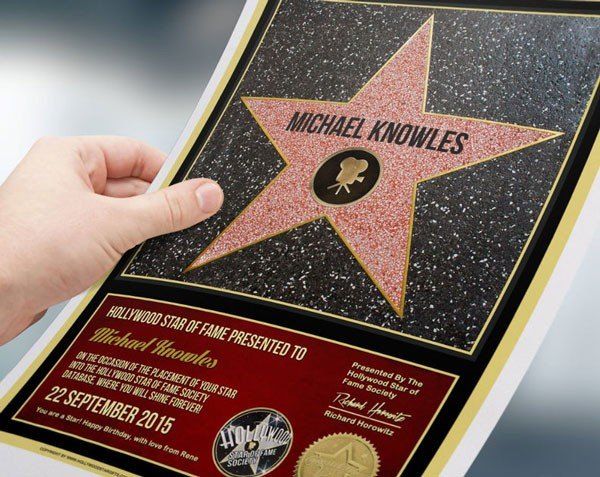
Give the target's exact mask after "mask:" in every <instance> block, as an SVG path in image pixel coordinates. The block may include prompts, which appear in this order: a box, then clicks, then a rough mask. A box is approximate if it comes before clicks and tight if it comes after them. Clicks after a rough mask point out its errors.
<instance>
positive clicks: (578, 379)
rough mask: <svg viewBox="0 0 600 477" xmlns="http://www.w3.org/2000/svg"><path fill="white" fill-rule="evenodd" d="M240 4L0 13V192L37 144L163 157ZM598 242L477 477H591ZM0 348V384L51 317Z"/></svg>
mask: <svg viewBox="0 0 600 477" xmlns="http://www.w3.org/2000/svg"><path fill="white" fill-rule="evenodd" d="M242 4H243V1H242V0H210V1H209V0H194V1H191V0H168V1H167V0H165V1H151V0H118V1H117V0H102V1H100V0H96V1H93V0H87V1H83V2H82V1H75V0H71V1H67V0H60V1H59V0H54V1H52V2H50V1H41V0H40V1H36V2H32V1H7V0H2V1H1V2H0V45H1V50H0V131H1V133H0V151H2V154H1V155H0V183H1V182H2V181H3V180H4V178H5V177H6V176H7V175H8V173H9V172H10V171H11V170H12V168H13V167H14V166H15V164H16V163H17V162H18V161H19V159H20V158H21V157H22V156H23V155H24V154H25V153H26V152H27V150H28V148H29V147H30V145H31V144H32V142H33V141H35V139H36V138H38V137H40V136H42V135H49V134H50V135H76V134H120V135H128V136H135V137H137V138H140V139H143V140H145V141H147V142H149V143H151V144H153V145H155V146H158V147H160V148H162V149H163V150H165V151H168V150H169V149H170V147H171V146H172V145H173V144H174V142H175V140H176V139H177V137H178V135H179V133H180V131H181V129H182V128H183V127H184V125H185V123H186V121H187V119H188V116H189V115H190V114H191V112H192V111H193V109H194V106H195V104H196V102H197V100H198V99H199V97H200V94H201V93H202V90H203V88H204V86H205V84H206V82H207V81H208V78H209V76H210V74H211V72H212V70H213V68H214V66H215V65H216V63H217V61H218V58H219V56H220V54H221V51H222V49H223V48H224V46H225V43H226V41H227V39H228V37H229V34H230V33H231V31H232V29H233V27H234V25H235V22H236V20H237V16H238V15H239V12H240V11H241V7H242ZM599 269H600V231H597V232H596V237H595V240H594V242H593V246H592V248H591V249H590V250H589V251H588V253H587V257H586V260H585V261H584V264H583V265H582V267H581V269H580V271H579V273H578V275H577V278H576V280H575V282H574V283H573V286H572V288H571V290H570V291H569V293H568V296H567V298H566V300H565V302H564V304H563V306H562V308H561V310H560V312H559V314H558V316H557V319H556V322H555V324H554V326H553V327H552V329H551V331H550V333H549V335H548V337H547V338H546V341H545V342H544V344H543V346H542V348H541V350H540V352H539V354H538V355H537V357H536V360H535V362H534V363H533V365H532V367H531V369H530V371H529V372H528V374H527V376H526V378H525V380H524V381H523V383H522V385H521V387H520V388H519V390H518V391H517V394H516V395H515V398H514V399H513V401H512V402H511V404H510V406H509V408H508V410H507V412H506V414H505V415H504V416H503V418H502V419H501V421H500V424H499V425H498V427H497V428H496V430H495V431H494V433H493V435H492V437H491V438H490V440H489V441H488V443H487V444H486V446H485V447H484V450H483V452H482V453H481V455H480V456H479V458H478V459H477V461H476V463H475V465H474V466H473V468H472V469H471V472H470V475H473V476H476V475H477V476H479V475H481V476H496V475H498V476H500V475H502V476H504V475H506V473H507V472H508V473H509V474H510V475H512V476H531V475H536V476H537V475H544V476H563V475H598V468H599V467H600V456H599V450H600V379H599V378H600V372H599V365H598V363H600V346H598V345H597V340H598V336H600V319H599V318H600V316H599V313H598V298H597V296H598V292H597V288H598V286H597V284H598V283H599V282H600V273H599V272H598V270H599ZM60 307H61V306H57V307H54V308H53V309H51V310H50V312H49V313H48V314H47V315H46V317H45V318H44V319H43V320H42V321H41V322H39V323H38V324H37V325H35V326H34V327H32V328H31V329H30V330H28V331H27V332H25V333H24V334H23V335H21V336H20V337H19V338H18V339H17V340H15V341H13V342H12V343H10V344H8V345H6V346H3V347H0V378H1V377H3V376H4V375H5V374H6V373H7V372H8V371H9V370H10V369H12V367H13V366H14V365H15V364H16V363H17V362H18V360H19V359H20V357H21V356H22V355H23V354H24V353H25V352H26V351H27V350H28V349H29V348H30V347H31V346H32V344H33V343H34V342H35V340H36V339H37V337H38V336H39V335H40V334H41V333H42V332H43V331H44V330H45V328H46V327H47V326H48V324H49V323H50V321H51V320H52V319H53V318H54V317H55V316H56V314H57V313H58V311H59V310H60Z"/></svg>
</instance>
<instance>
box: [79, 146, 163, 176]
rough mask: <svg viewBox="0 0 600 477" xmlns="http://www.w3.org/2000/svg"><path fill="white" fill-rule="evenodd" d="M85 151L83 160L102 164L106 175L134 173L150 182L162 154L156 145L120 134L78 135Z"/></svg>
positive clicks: (157, 168) (160, 163) (161, 160)
mask: <svg viewBox="0 0 600 477" xmlns="http://www.w3.org/2000/svg"><path fill="white" fill-rule="evenodd" d="M78 139H79V140H80V141H81V142H82V144H83V146H84V150H85V153H84V154H82V156H83V160H84V161H90V162H92V164H93V165H94V166H100V167H102V166H104V169H105V170H106V177H108V178H110V179H122V178H125V177H137V178H139V179H142V180H144V181H146V182H152V180H153V179H154V177H155V176H156V174H157V173H158V171H159V170H160V168H161V167H162V165H163V163H164V162H165V159H166V155H165V154H164V153H163V152H162V151H160V150H159V149H157V148H155V147H152V146H150V145H148V144H146V143H144V142H141V141H138V140H136V139H132V138H128V137H121V136H82V137H79V138H78Z"/></svg>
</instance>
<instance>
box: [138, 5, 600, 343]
mask: <svg viewBox="0 0 600 477" xmlns="http://www.w3.org/2000/svg"><path fill="white" fill-rule="evenodd" d="M432 13H435V26H434V35H433V50H432V59H431V71H430V81H429V96H428V101H427V110H428V111H432V112H439V113H446V114H455V115H459V116H470V117H477V118H482V119H488V120H494V121H503V122H511V123H517V124H521V125H527V126H534V127H539V128H545V129H551V130H556V131H562V132H564V133H565V135H564V136H562V137H560V138H558V139H555V140H552V141H548V142H546V143H543V144H541V145H539V146H534V147H531V148H528V149H525V150H523V151H520V152H517V153H514V154H510V155H508V156H504V157H501V158H497V159H494V160H492V161H489V162H487V163H485V164H481V165H477V166H473V167H470V168H467V169H464V170H462V171H459V172H456V173H453V174H450V175H447V176H444V177H440V178H437V179H434V180H431V181H428V182H427V183H424V184H421V185H420V186H419V189H418V194H417V204H416V213H415V224H414V230H413V238H412V250H411V255H410V268H409V275H408V289H407V295H406V306H405V315H404V316H403V317H399V316H398V315H397V314H396V313H394V311H393V310H392V309H391V307H390V306H389V304H388V303H387V302H386V300H385V299H384V298H383V297H382V296H381V294H380V293H379V291H378V290H377V288H376V287H375V286H374V285H373V283H372V282H371V280H370V279H369V278H368V277H367V275H366V274H365V273H364V271H363V270H362V268H361V267H360V265H359V264H358V263H357V262H356V261H355V259H354V258H353V256H352V255H351V254H350V252H348V250H347V249H346V248H345V247H344V245H343V244H342V243H341V241H340V240H339V238H338V237H337V235H336V234H335V232H334V231H333V230H332V229H331V227H330V226H329V225H328V223H327V222H325V221H322V220H321V221H316V222H314V223H311V224H307V225H305V226H303V227H300V228H298V229H295V230H293V231H291V232H289V233H285V234H282V235H280V236H278V237H275V238H272V239H270V240H267V241H264V242H262V243H259V244H257V245H255V246H252V247H249V248H247V249H244V250H241V251H239V252H236V253H234V254H232V255H230V256H228V257H225V258H223V259H221V260H218V261H216V262H213V263H210V264H208V265H206V266H204V267H202V268H199V269H196V270H194V271H192V272H190V273H188V274H185V275H184V274H182V270H183V269H184V268H185V267H186V266H187V265H188V264H189V263H190V262H191V261H192V260H193V259H194V258H196V256H197V255H198V254H199V253H200V251H201V250H202V249H203V248H204V247H206V246H207V245H208V244H209V243H210V242H211V241H212V240H213V239H214V238H215V237H216V235H218V233H219V231H221V230H222V229H223V228H224V227H225V226H226V225H227V224H228V223H229V222H231V221H232V220H233V219H234V218H235V217H236V215H238V214H239V213H240V212H241V211H242V210H243V208H244V207H245V206H246V205H247V203H248V202H249V201H250V200H252V198H253V197H255V196H256V195H257V194H258V193H259V192H260V191H261V190H262V189H263V188H264V187H265V186H266V185H267V184H268V183H269V182H270V181H271V180H272V179H273V178H274V177H275V175H276V174H277V172H278V171H279V170H280V169H281V168H282V167H283V161H282V160H281V159H280V158H279V156H278V154H277V152H276V151H275V149H274V148H273V146H272V145H271V144H270V143H269V141H268V140H267V138H266V137H265V135H264V134H263V133H262V131H261V130H260V128H259V127H258V125H257V124H256V122H255V121H254V120H253V118H252V117H251V116H250V114H249V112H248V111H247V110H246V108H245V107H244V106H243V104H242V103H241V101H240V99H239V98H240V96H267V97H269V96H272V97H289V98H296V97H299V98H314V99H320V100H332V101H345V100H348V99H349V98H350V97H352V95H353V94H354V93H355V92H356V91H357V90H358V89H359V88H360V87H361V86H362V85H363V84H364V83H365V82H366V81H367V80H368V79H369V78H370V77H371V76H372V75H373V74H374V73H375V72H376V71H377V70H378V69H379V68H380V67H381V65H382V64H383V63H384V62H385V61H386V60H387V59H388V58H389V57H390V56H391V55H392V54H393V53H395V52H396V51H397V50H398V49H399V48H400V47H401V46H402V44H403V43H404V42H405V41H406V40H407V39H408V38H409V37H410V36H411V35H412V34H413V33H414V32H415V31H416V30H417V29H418V28H419V27H420V26H421V25H422V24H423V23H424V22H425V21H426V20H427V18H429V16H430V15H431V14H432ZM599 38H600V21H598V19H590V18H583V17H558V16H549V15H522V14H513V13H487V12H477V11H459V10H456V11H453V10H435V9H431V8H408V7H394V6H389V7H388V6H375V5H361V4H356V5H351V4H345V3H339V4H336V3H325V2H320V1H317V0H284V1H283V3H282V6H281V7H280V10H279V12H278V13H277V15H276V17H275V21H274V22H273V24H272V26H271V28H270V29H269V31H268V33H267V35H266V37H265V40H264V42H263V44H262V46H261V48H260V50H259V51H258V53H257V55H256V57H255V59H254V61H253V63H252V65H251V66H250V68H249V70H248V73H247V74H246V76H245V78H244V80H243V81H242V83H241V86H240V88H239V89H238V91H237V93H236V94H235V97H234V99H233V101H232V102H231V104H230V106H229V108H228V109H227V110H226V112H225V114H224V116H223V118H222V120H221V122H220V123H219V125H218V126H217V127H216V128H215V130H214V133H213V135H212V136H211V138H210V140H209V141H208V143H207V145H206V147H205V148H204V151H203V152H202V154H201V156H200V158H199V160H198V161H197V162H195V164H194V165H193V166H192V167H191V170H190V172H189V176H190V177H211V178H213V179H215V180H218V181H219V183H220V184H221V185H222V186H223V188H224V190H225V195H226V202H225V205H224V208H223V210H222V212H221V213H219V214H218V215H217V216H216V217H214V218H212V219H210V220H209V221H207V222H205V223H203V224H200V225H198V226H196V227H193V228H191V229H188V230H185V231H183V232H180V233H176V234H171V235H168V236H163V237H159V238H157V239H154V240H151V241H149V242H146V243H145V244H144V245H143V246H142V248H141V250H140V252H139V254H138V255H137V256H136V258H135V260H134V261H133V262H132V264H131V265H130V266H129V269H128V270H126V273H128V274H133V275H138V276H147V277H158V278H168V279H173V280H178V281H182V282H189V283H194V284H203V285H210V286H213V287H219V288H225V289H229V290H235V291H240V292H244V293H249V294H252V295H256V296H260V297H267V298H272V299H276V300H281V301H284V302H289V303H293V304H296V305H302V306H304V307H307V308H311V309H315V310H320V311H325V312H329V313H334V314H337V315H341V316H344V317H348V318H353V319H356V320H358V321H363V322H367V323H371V324H374V325H378V326H381V327H385V328H389V329H392V330H396V331H400V332H403V333H407V334H410V335H413V336H416V337H421V338H425V339H428V340H432V341H435V342H438V343H441V344H445V345H448V346H452V347H455V348H459V349H462V350H470V349H471V348H472V346H473V343H474V342H475V340H476V339H477V337H478V336H479V334H480V332H481V331H482V329H483V325H484V324H485V322H486V320H487V318H488V316H489V314H490V312H491V310H492V308H493V306H494V304H495V303H496V301H497V299H498V297H499V294H500V293H501V291H502V288H503V286H504V284H505V282H506V280H507V278H508V276H509V274H510V273H511V271H512V269H513V268H514V266H515V264H516V261H517V259H518V257H519V255H520V253H521V250H522V248H523V246H524V244H525V242H526V240H527V238H528V236H529V234H530V232H531V230H532V227H533V225H534V223H535V221H536V219H537V217H538V215H539V213H540V211H541V208H542V206H543V203H544V201H545V199H546V197H547V195H548V193H549V190H550V188H551V186H552V183H553V181H554V179H555V178H556V176H557V174H558V171H559V168H560V165H561V163H562V162H563V160H564V158H565V155H566V153H567V150H568V147H569V145H570V143H571V141H572V139H573V137H574V134H575V131H576V129H577V125H578V123H579V121H580V119H581V117H582V114H583V111H584V110H585V107H586V103H587V101H588V99H589V97H590V95H591V93H592V89H593V85H594V81H595V79H596V78H597V76H598V73H599V71H600V52H599V51H598V48H597V45H598V39H599Z"/></svg>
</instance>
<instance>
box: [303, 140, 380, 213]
mask: <svg viewBox="0 0 600 477" xmlns="http://www.w3.org/2000/svg"><path fill="white" fill-rule="evenodd" d="M380 177H381V163H380V162H379V159H378V158H377V156H375V154H373V153H372V152H370V151H367V150H366V149H345V150H343V151H339V152H336V153H335V154H334V155H332V156H329V157H328V158H327V159H325V160H324V161H323V162H322V163H321V165H320V166H319V168H318V169H317V171H316V172H315V175H314V176H313V179H312V183H311V189H312V195H313V198H314V199H315V200H316V201H317V202H318V203H320V204H322V205H328V206H333V207H340V206H344V205H349V204H354V203H356V202H358V201H360V200H362V199H364V198H366V197H368V196H369V195H370V194H371V192H373V190H375V188H376V187H377V184H378V183H379V179H380Z"/></svg>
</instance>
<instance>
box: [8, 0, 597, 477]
mask: <svg viewBox="0 0 600 477" xmlns="http://www.w3.org/2000/svg"><path fill="white" fill-rule="evenodd" d="M599 40H600V16H599V15H598V8H597V6H596V5H595V4H594V3H591V2H590V3H586V2H553V3H552V4H551V5H549V6H544V4H543V3H542V2H538V3H534V2H486V3H485V4H484V3H482V2H460V3H459V2H451V1H447V2H436V1H431V2H413V3H411V2H405V3H402V4H400V3H396V2H393V1H389V2H384V1H379V2H371V1H352V0H269V1H254V2H249V3H248V4H247V6H246V8H245V10H244V12H243V14H242V17H241V19H240V22H239V24H238V27H237V28H236V31H235V32H234V36H233V37H232V40H231V42H230V45H229V46H228V48H227V50H226V53H225V55H224V57H223V59H222V61H221V63H220V65H219V67H218V69H217V72H216V73H215V76H214V77H213V80H212V81H211V85H210V86H209V90H208V92H207V93H206V94H205V96H204V98H203V100H202V102H201V104H200V105H199V107H198V109H197V111H196V113H195V114H194V117H193V118H192V119H191V120H190V125H189V127H188V128H187V130H186V132H184V134H183V136H182V138H181V139H180V141H179V143H178V146H177V147H176V148H175V151H174V153H173V154H172V156H171V160H170V161H169V166H168V170H166V171H165V173H164V175H163V178H164V181H163V183H162V185H168V184H170V183H173V182H178V181H182V180H185V179H187V178H195V177H210V178H212V179H214V180H216V181H218V182H219V183H220V184H221V185H222V187H223V189H224V191H225V196H226V198H227V199H226V201H225V204H224V207H223V210H222V211H221V212H220V213H219V214H217V215H216V216H214V217H213V218H211V219H209V220H208V221H206V222H203V223H201V224H199V225H197V226H195V227H191V228H189V229H187V230H184V231H182V232H178V233H174V234H170V235H165V236H161V237H158V238H155V239H152V240H149V241H147V242H145V243H144V244H142V245H140V246H139V247H137V248H136V249H134V250H132V251H131V252H129V253H128V254H126V256H125V257H124V258H123V260H122V261H121V262H120V263H119V265H118V266H117V267H116V269H115V270H114V271H113V272H112V273H111V274H110V276H109V277H107V279H106V280H104V281H103V282H102V283H100V284H98V285H97V286H96V287H95V288H94V289H93V290H91V291H90V292H89V293H88V294H87V295H86V296H85V297H84V298H82V299H80V300H79V301H77V302H74V303H73V304H72V306H71V307H70V308H69V312H68V313H65V314H64V315H63V317H62V323H63V324H62V326H61V327H60V328H57V329H56V330H54V331H52V332H51V333H50V334H49V335H47V336H46V337H45V338H44V339H43V340H42V341H43V343H41V344H39V349H37V350H34V351H33V352H32V354H31V355H30V359H29V363H30V365H29V366H25V367H23V369H21V370H20V372H19V376H16V377H15V380H14V381H15V384H14V385H13V386H12V387H11V388H10V390H9V391H8V392H7V394H6V396H5V397H4V400H3V401H2V408H1V409H2V412H1V414H0V432H1V433H0V441H1V442H4V443H5V444H6V446H17V447H21V448H25V449H28V450H30V451H34V452H36V453H38V454H42V455H44V456H46V457H48V458H50V459H55V460H59V461H62V462H64V463H66V464H69V465H73V466H76V467H79V468H81V469H85V470H87V471H92V472H96V473H99V474H101V475H132V474H133V475H190V476H219V475H225V476H229V477H238V476H239V477H258V476H263V475H268V474H269V475H272V476H284V477H288V476H296V477H318V476H321V477H337V476H346V477H391V476H399V475H422V474H427V475H439V474H441V473H443V472H447V473H449V472H450V471H449V470H448V469H449V468H448V463H449V461H450V460H451V459H452V457H453V456H454V458H455V459H458V461H459V463H460V465H459V468H462V469H463V470H466V468H468V465H469V463H470V459H472V458H473V455H472V454H473V452H475V454H476V450H475V451H473V452H471V454H469V455H468V453H467V452H466V451H465V455H464V457H462V458H461V456H460V452H461V447H460V444H461V441H462V440H463V438H464V437H465V435H466V433H467V432H469V429H470V426H472V423H473V422H474V420H475V418H476V417H477V416H478V414H479V413H480V412H483V411H481V409H482V406H483V404H484V403H485V402H491V401H490V400H493V399H494V393H493V389H492V388H493V386H494V383H495V382H497V380H498V379H499V377H500V376H501V373H502V372H503V369H504V368H505V364H506V363H507V360H508V359H509V357H510V356H511V353H513V354H514V353H515V349H517V348H516V347H517V344H518V342H519V340H520V339H524V338H523V332H524V330H525V329H526V327H532V328H531V329H533V330H535V329H536V327H537V329H538V330H539V332H540V333H541V332H542V331H541V330H542V329H543V327H544V326H546V325H544V323H542V322H540V323H536V322H535V321H533V320H532V319H531V316H532V312H533V309H534V308H535V307H536V304H537V303H538V300H539V298H540V295H541V294H542V292H543V290H544V288H545V286H546V284H547V282H548V280H549V278H550V276H551V275H552V272H553V270H554V267H555V265H556V262H557V260H558V258H559V257H560V256H561V253H562V251H563V248H564V247H565V243H566V242H567V241H568V239H569V235H570V234H571V231H572V228H573V224H574V223H575V221H576V220H577V217H578V215H579V213H580V211H581V209H582V208H583V207H584V204H585V203H586V199H587V198H588V193H589V191H590V189H591V188H592V183H593V180H594V177H595V176H596V173H597V171H598V166H599V162H600V156H599V154H598V150H597V149H596V150H593V148H594V142H595V139H596V134H597V129H598V117H597V116H598V113H597V109H596V102H597V96H596V93H597V86H598V77H599V74H600V47H599V44H600V42H599ZM536 346H537V345H536ZM529 359H531V358H529ZM527 364H528V363H527V362H524V363H520V364H519V366H520V369H521V370H524V369H525V368H526V366H527ZM519 377H520V376H519V374H518V373H516V374H515V375H514V376H512V377H511V376H508V379H509V382H511V383H512V384H511V385H510V389H514V387H515V386H516V385H517V383H518V380H519ZM16 378H18V379H16ZM506 399H508V397H507V398H506ZM505 404H506V402H504V404H496V405H495V407H494V409H495V412H494V413H491V414H490V416H496V417H494V418H489V419H488V420H489V421H491V424H489V426H488V429H487V432H489V430H491V427H490V426H493V424H494V422H495V419H497V417H498V416H499V413H500V412H501V411H502V409H503V406H504V405H505ZM490 412H491V411H490ZM472 432H474V431H472ZM486 437H487V434H486V432H480V433H479V434H477V435H476V436H475V439H474V442H475V443H474V444H472V448H475V449H476V448H477V446H480V445H482V443H483V441H484V440H485V438H486ZM5 448H6V447H5ZM457 456H458V457H457ZM455 468H456V467H455Z"/></svg>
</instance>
